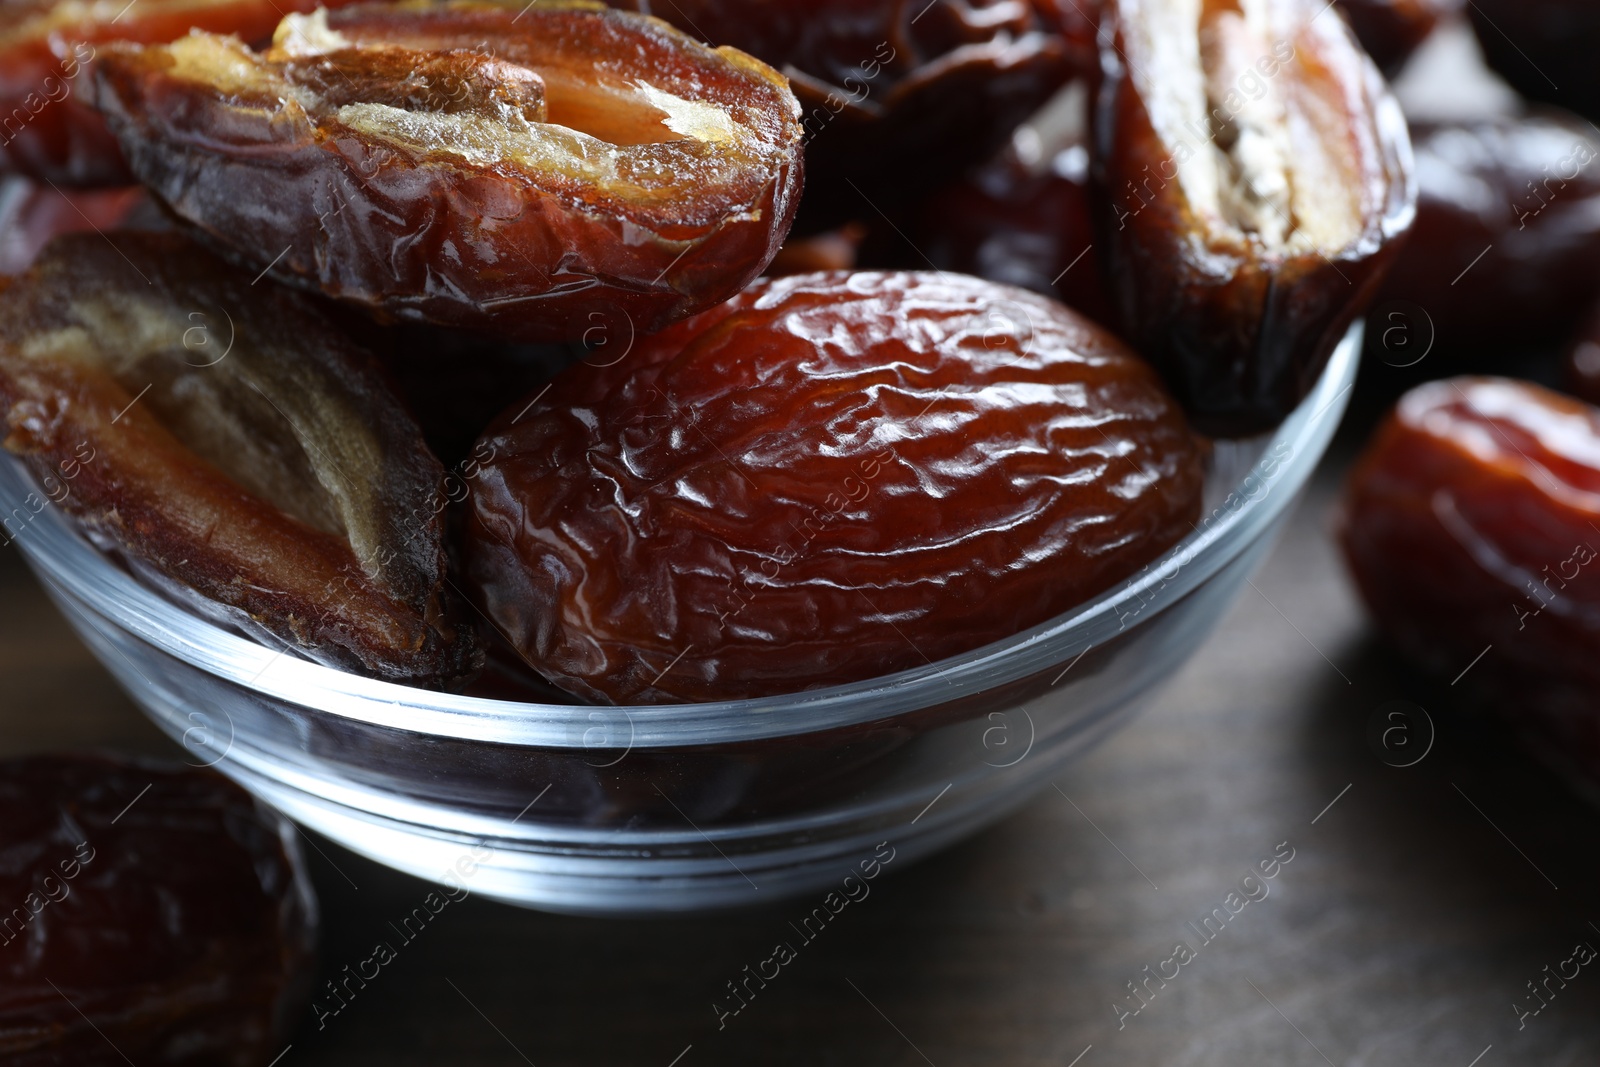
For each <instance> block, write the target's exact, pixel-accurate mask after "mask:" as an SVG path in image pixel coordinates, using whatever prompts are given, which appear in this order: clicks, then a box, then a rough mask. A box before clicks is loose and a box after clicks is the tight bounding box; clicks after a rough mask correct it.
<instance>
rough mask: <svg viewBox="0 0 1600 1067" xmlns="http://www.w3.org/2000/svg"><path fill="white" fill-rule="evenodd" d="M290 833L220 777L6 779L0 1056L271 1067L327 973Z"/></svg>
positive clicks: (123, 762)
mask: <svg viewBox="0 0 1600 1067" xmlns="http://www.w3.org/2000/svg"><path fill="white" fill-rule="evenodd" d="M292 834H293V831H292V829H291V828H290V826H289V824H288V823H287V822H286V821H285V820H284V819H283V818H282V817H281V816H279V815H277V814H276V813H274V812H272V811H271V810H269V809H267V808H265V807H263V806H262V805H260V804H258V803H256V801H254V800H253V799H252V798H251V797H250V796H249V794H247V793H245V792H244V791H243V790H242V789H240V788H239V787H238V786H236V785H234V784H233V783H231V782H229V781H228V780H227V779H225V778H223V777H222V776H221V775H218V774H216V773H214V772H211V771H202V770H197V769H194V768H186V767H182V766H175V765H168V764H160V763H153V762H148V761H143V760H133V759H129V758H127V757H122V756H109V755H107V756H100V755H51V756H35V757H30V758H27V759H16V760H8V761H6V762H5V763H3V764H0V909H4V910H3V911H0V1057H3V1058H4V1060H5V1062H6V1063H7V1064H8V1065H9V1067H46V1065H56V1064H63V1063H70V1064H74V1065H81V1067H114V1065H115V1067H126V1064H127V1063H129V1062H132V1063H138V1064H163V1065H170V1067H180V1065H183V1067H264V1065H265V1064H266V1063H267V1062H268V1061H269V1060H271V1059H272V1057H273V1056H275V1055H277V1054H278V1053H280V1052H281V1051H282V1050H283V1045H284V1043H285V1041H286V1040H287V1039H288V1037H289V1036H290V1035H291V1034H292V1032H293V1025H294V1024H295V1023H297V1022H298V1021H299V1014H300V1012H302V1011H304V1009H305V1003H306V1001H307V999H308V994H309V992H310V984H311V980H312V974H313V963H314V958H313V957H314V953H315V948H316V930H317V903H316V898H315V897H314V896H313V895H312V891H311V885H310V882H309V880H308V879H307V877H306V874H305V870H304V864H303V862H302V861H301V859H300V853H299V850H298V848H296V846H295V841H294V838H293V836H292Z"/></svg>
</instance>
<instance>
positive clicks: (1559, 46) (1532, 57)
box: [1467, 0, 1600, 119]
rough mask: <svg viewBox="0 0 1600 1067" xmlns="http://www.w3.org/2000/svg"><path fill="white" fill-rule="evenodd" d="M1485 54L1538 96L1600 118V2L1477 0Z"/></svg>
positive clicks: (1476, 23) (1522, 89)
mask: <svg viewBox="0 0 1600 1067" xmlns="http://www.w3.org/2000/svg"><path fill="white" fill-rule="evenodd" d="M1467 13H1468V14H1469V15H1471V16H1472V26H1473V29H1474V30H1475V31H1476V32H1477V37H1478V45H1479V46H1480V47H1481V48H1482V49H1483V56H1484V58H1485V59H1486V60H1488V62H1489V66H1490V67H1492V68H1493V69H1494V72H1495V73H1496V74H1499V75H1500V76H1501V77H1502V78H1504V79H1505V80H1506V81H1508V82H1510V83H1511V86H1512V88H1514V89H1516V90H1517V92H1519V93H1521V94H1522V95H1523V96H1526V97H1528V98H1530V99H1533V100H1542V101H1545V102H1547V103H1551V104H1557V105H1559V106H1561V107H1565V108H1571V109H1572V110H1573V111H1576V112H1578V113H1579V114H1580V115H1584V116H1586V117H1588V118H1591V119H1600V65H1597V64H1596V63H1595V53H1596V50H1597V49H1600V6H1597V5H1596V4H1594V3H1593V0H1473V2H1472V3H1470V4H1468V5H1467Z"/></svg>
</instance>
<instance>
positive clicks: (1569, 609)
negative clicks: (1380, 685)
mask: <svg viewBox="0 0 1600 1067" xmlns="http://www.w3.org/2000/svg"><path fill="white" fill-rule="evenodd" d="M1597 527H1600V409H1596V408H1593V407H1590V406H1589V405H1587V404H1583V403H1581V402H1579V401H1576V400H1573V399H1571V398H1569V397H1565V396H1562V395H1560V394H1558V393H1553V392H1551V391H1549V390H1547V389H1543V388H1541V387H1539V386H1536V385H1532V384H1529V383H1525V382H1516V381H1511V380H1509V379H1502V378H1451V379H1446V380H1443V381H1437V382H1429V383H1427V384H1425V385H1421V386H1419V387H1417V388H1415V389H1413V390H1411V391H1410V392H1408V393H1407V394H1406V395H1405V396H1404V397H1402V398H1401V400H1400V403H1399V405H1398V406H1397V408H1396V409H1395V411H1394V413H1393V414H1392V415H1390V416H1389V418H1388V419H1387V420H1386V421H1385V422H1384V424H1383V425H1382V427H1380V429H1379V430H1378V432H1377V433H1376V435H1375V436H1374V437H1373V440H1372V442H1371V443H1370V444H1369V445H1368V447H1367V450H1366V452H1365V454H1364V455H1363V456H1362V458H1361V460H1360V461H1359V462H1358V463H1357V465H1356V467H1355V469H1354V470H1353V471H1352V472H1351V474H1350V479H1349V483H1348V486H1347V488H1346V491H1345V498H1344V506H1343V517H1342V520H1341V524H1340V534H1339V537H1340V542H1341V544H1342V546H1343V549H1344V554H1345V558H1346V560H1347V562H1348V564H1349V568H1350V572H1351V574H1352V575H1354V577H1355V581H1356V585H1357V587H1358V588H1359V589H1360V591H1361V595H1362V597H1363V598H1364V599H1365V600H1366V603H1367V606H1368V608H1369V609H1370V610H1371V612H1372V614H1373V616H1374V617H1375V618H1376V620H1377V622H1378V624H1379V625H1380V626H1381V627H1382V628H1383V629H1384V631H1385V632H1386V633H1387V634H1388V636H1389V637H1390V638H1391V639H1392V640H1393V641H1394V643H1395V644H1396V645H1397V646H1398V647H1399V648H1400V649H1401V651H1403V652H1404V653H1405V654H1406V655H1407V656H1409V657H1410V658H1411V659H1413V660H1414V661H1416V662H1417V663H1418V664H1420V665H1422V666H1423V667H1424V668H1425V669H1427V670H1429V671H1431V672H1432V673H1433V674H1435V675H1437V676H1439V677H1442V678H1446V679H1448V678H1454V677H1456V676H1458V675H1459V674H1460V672H1462V671H1463V670H1464V669H1465V668H1466V667H1467V666H1468V665H1469V664H1471V663H1473V662H1474V658H1475V657H1478V656H1479V655H1480V654H1482V655H1483V661H1482V662H1481V663H1478V664H1477V665H1476V666H1474V667H1473V680H1474V685H1475V686H1478V685H1484V684H1488V683H1489V681H1490V679H1499V680H1501V681H1503V682H1505V683H1507V684H1511V685H1518V684H1521V683H1525V682H1529V681H1532V680H1543V681H1547V682H1554V683H1564V684H1567V685H1572V686H1577V687H1578V688H1580V689H1582V690H1584V691H1586V692H1587V694H1588V700H1589V704H1590V710H1591V712H1594V711H1600V701H1596V700H1595V697H1594V694H1595V693H1596V692H1600V563H1596V562H1595V560H1596V557H1597V555H1600V530H1597ZM1489 646H1493V647H1492V649H1490V650H1489V651H1487V652H1485V649H1486V648H1488V647H1489ZM1519 706H1520V702H1519ZM1595 723H1596V724H1600V719H1597V720H1595Z"/></svg>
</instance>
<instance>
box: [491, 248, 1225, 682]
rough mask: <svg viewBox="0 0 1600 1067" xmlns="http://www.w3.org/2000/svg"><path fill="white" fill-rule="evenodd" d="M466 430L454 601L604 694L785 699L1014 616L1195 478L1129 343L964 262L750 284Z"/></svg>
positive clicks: (1155, 513) (1144, 557)
mask: <svg viewBox="0 0 1600 1067" xmlns="http://www.w3.org/2000/svg"><path fill="white" fill-rule="evenodd" d="M519 413H521V414H520V416H519ZM484 440H485V441H487V442H490V443H492V444H493V445H494V447H495V459H494V460H493V461H491V462H490V463H488V464H486V466H485V469H484V472H483V475H482V476H481V478H480V479H479V484H478V487H477V491H476V492H475V493H474V494H473V496H472V498H471V500H470V501H469V505H470V506H469V508H468V511H467V520H466V529H465V534H466V546H465V547H466V569H467V574H468V578H469V580H470V581H471V583H472V585H473V588H474V589H475V591H476V595H477V596H478V598H479V601H480V603H481V605H482V606H483V608H484V610H485V612H486V613H487V614H488V615H490V617H492V618H493V619H494V620H495V622H496V624H497V626H498V627H499V628H500V630H501V631H502V632H503V633H505V634H506V635H507V636H508V637H509V638H510V639H511V640H512V641H513V643H515V644H516V645H517V647H518V649H519V651H520V652H521V653H522V655H523V657H524V658H525V659H526V660H527V661H528V662H529V663H530V664H531V665H532V666H533V667H534V668H535V669H537V670H539V671H540V672H541V673H542V674H543V675H544V676H545V677H547V678H548V679H550V680H551V681H552V682H555V683H556V684H557V685H559V686H561V687H562V688H564V689H567V690H568V691H570V692H573V693H575V694H577V695H579V696H582V697H585V698H588V699H592V700H599V701H604V702H612V703H628V702H673V701H686V700H717V699H733V698H740V697H752V696H762V695H768V694H773V693H782V692H792V691H795V690H798V689H802V688H806V687H809V686H816V685H828V684H835V683H842V682H848V681H855V680H859V679H863V678H869V677H873V676H876V675H881V674H886V673H889V672H892V671H895V670H900V669H904V668H907V667H913V666H917V665H920V664H923V663H926V662H929V661H931V660H936V659H938V658H940V657H943V656H947V655H951V654H954V653H956V652H961V651H965V650H967V649H971V648H975V647H977V646H979V645H983V644H985V643H987V642H990V641H993V640H997V639H999V638H1002V637H1006V636H1009V635H1011V634H1013V633H1016V632H1017V631H1019V630H1022V629H1025V628H1026V627H1028V626H1031V625H1034V624H1036V623H1039V622H1043V621H1044V620H1045V619H1048V618H1050V617H1052V616H1054V615H1056V614H1059V613H1060V612H1062V611H1065V610H1066V609H1068V608H1070V607H1072V606H1073V605H1074V604H1077V603H1080V602H1081V601H1083V600H1084V599H1087V598H1088V597H1091V596H1093V595H1094V594H1095V593H1098V592H1100V591H1102V590H1104V589H1106V588H1108V587H1109V586H1111V585H1114V584H1115V583H1116V582H1117V581H1119V580H1121V579H1122V578H1125V577H1127V576H1128V575H1129V574H1131V573H1132V572H1133V571H1135V570H1137V568H1138V567H1139V566H1140V565H1142V564H1144V563H1147V562H1149V561H1150V560H1151V559H1154V558H1155V557H1156V556H1158V555H1160V554H1161V552H1162V551H1164V550H1165V549H1166V548H1168V547H1169V546H1170V545H1172V544H1173V543H1175V542H1176V541H1178V540H1179V539H1180V538H1181V537H1182V536H1183V535H1184V534H1186V533H1188V532H1189V530H1190V529H1191V528H1192V526H1191V524H1192V523H1193V522H1194V520H1195V519H1196V518H1197V517H1198V509H1199V490H1200V485H1201V459H1200V450H1199V447H1198V445H1197V442H1196V441H1195V439H1194V437H1193V435H1192V434H1191V433H1190V432H1189V430H1188V429H1187V427H1186V425H1185V424H1184V420H1183V417H1182V414H1181V413H1180V412H1179V411H1178V410H1177V408H1176V407H1175V406H1174V405H1173V403H1172V400H1171V398H1170V397H1169V396H1168V394H1167V393H1166V391H1165V390H1164V389H1163V388H1162V387H1161V385H1160V383H1159V382H1158V381H1157V379H1156V377H1155V375H1154V373H1153V372H1152V371H1151V370H1150V368H1149V367H1148V365H1147V364H1146V363H1144V361H1142V360H1140V359H1138V357H1136V356H1135V355H1133V353H1132V352H1130V351H1129V350H1128V349H1126V348H1125V347H1123V346H1122V344H1121V343H1120V342H1118V341H1117V340H1116V339H1115V338H1114V337H1112V336H1111V335H1110V334H1109V333H1107V332H1106V331H1105V330H1103V329H1102V328H1100V327H1097V326H1095V325H1093V324H1092V323H1090V322H1089V321H1088V320H1086V319H1084V318H1082V317H1080V316H1078V315H1077V314H1075V313H1073V312H1070V311H1068V310H1067V309H1066V308H1063V307H1061V306H1060V305H1058V304H1055V303H1054V302H1052V301H1049V300H1046V299H1044V298H1041V297H1038V296H1036V295H1034V294H1032V293H1028V292H1025V291H1023V290H1019V289H1014V288H1011V287H1007V286H1000V285H995V284H993V283H989V282H983V281H980V280H978V279H975V278H967V277H963V276H960V275H934V274H899V273H878V272H858V273H855V274H844V273H839V274H813V275H799V276H795V277H789V278H781V279H776V280H773V281H768V282H763V283H758V284H757V285H756V286H754V287H752V288H751V289H749V290H747V291H746V292H745V293H743V294H741V295H740V296H739V297H736V298H735V299H734V300H731V301H729V302H727V303H725V304H723V305H722V306H720V307H718V308H716V309H714V310H712V311H710V312H707V313H705V314H704V315H701V316H698V317H696V318H695V319H692V320H690V321H689V322H687V323H683V324H681V325H679V326H677V327H673V328H672V329H670V330H667V331H665V332H663V333H661V334H657V335H655V336H653V337H648V338H640V340H639V342H638V344H637V345H636V346H635V349H634V351H633V352H632V353H631V354H630V356H629V357H628V359H626V360H624V361H622V362H621V363H619V364H615V365H613V366H611V367H605V368H596V367H591V366H588V365H585V364H578V365H576V366H574V367H572V368H570V369H569V370H568V371H566V372H564V373H563V374H562V375H561V376H560V377H559V378H557V380H556V382H555V383H554V385H553V386H552V387H551V389H550V391H549V392H548V393H546V394H544V395H543V396H542V397H541V398H539V399H538V400H537V402H535V403H533V404H532V405H531V406H530V405H528V404H526V403H524V402H518V403H517V404H514V405H512V407H511V408H509V409H507V413H506V414H505V415H504V416H502V418H501V420H500V422H499V423H498V424H496V425H495V426H492V427H491V428H490V430H489V431H488V433H487V434H486V435H485V438H484Z"/></svg>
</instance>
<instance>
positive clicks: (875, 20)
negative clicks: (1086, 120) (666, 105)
mask: <svg viewBox="0 0 1600 1067" xmlns="http://www.w3.org/2000/svg"><path fill="white" fill-rule="evenodd" d="M613 6H617V7H625V8H632V9H633V10H636V11H647V12H649V13H650V14H653V15H656V16H659V17H660V18H663V19H666V20H667V21H668V22H670V23H672V24H673V25H675V26H677V27H678V28H680V29H682V30H685V31H686V32H689V33H693V34H695V35H697V36H699V35H701V34H705V35H707V36H708V37H709V39H710V40H712V41H714V42H716V43H718V44H729V45H733V46H734V47H735V48H742V49H744V50H745V51H746V52H749V53H750V54H751V55H753V56H756V57H758V58H760V59H762V60H764V61H766V62H767V63H770V64H772V65H773V66H774V67H777V68H778V69H779V70H781V71H783V73H784V74H785V75H787V76H788V78H789V79H790V81H791V83H792V84H793V86H794V91H795V95H796V96H798V97H799V99H800V104H801V108H802V112H803V118H802V124H803V126H804V129H805V136H806V142H807V144H806V197H805V202H804V204H803V206H802V208H801V212H802V219H801V221H800V223H799V224H798V226H799V228H800V229H801V230H803V231H804V232H807V233H809V232H812V231H814V230H817V229H826V228H830V227H834V226H838V225H841V224H843V223H844V222H847V221H848V220H850V219H851V218H855V217H867V218H870V219H872V220H873V221H876V219H877V216H876V210H875V209H881V210H883V211H886V212H889V213H890V214H894V213H895V212H896V208H897V207H898V206H899V205H900V204H902V203H904V202H905V200H906V198H907V197H908V196H909V195H911V194H913V193H916V192H920V191H926V190H928V189H931V188H934V187H935V186H937V185H939V184H942V183H944V182H947V181H950V180H953V179H954V178H955V177H957V176H958V175H959V173H960V171H961V169H962V168H963V167H965V166H966V165H967V164H968V163H969V162H970V161H972V160H975V159H986V158H988V156H989V155H990V154H991V153H993V152H994V151H995V150H996V149H998V148H999V147H1000V146H1001V145H1002V144H1004V143H1005V139H1006V137H1008V136H1009V135H1010V133H1011V130H1012V129H1013V128H1014V127H1015V126H1016V125H1017V124H1018V123H1019V122H1021V121H1022V120H1023V119H1025V118H1027V117H1028V115H1029V114H1031V113H1032V112H1033V111H1034V110H1035V109H1037V108H1038V107H1039V106H1040V105H1041V104H1043V103H1044V102H1045V101H1046V100H1048V99H1049V98H1050V95H1051V94H1052V93H1053V92H1055V90H1056V89H1057V88H1058V87H1059V86H1061V85H1062V84H1064V83H1065V82H1066V81H1067V79H1068V77H1069V76H1070V74H1071V73H1072V72H1073V70H1074V67H1073V64H1072V62H1071V58H1070V55H1069V52H1070V49H1069V48H1068V44H1067V41H1066V39H1065V38H1063V36H1062V35H1060V34H1059V33H1055V32H1052V29H1053V28H1054V27H1053V26H1052V24H1051V21H1050V20H1049V19H1048V18H1046V17H1045V15H1044V13H1042V12H1041V11H1040V10H1039V9H1037V8H1036V6H1035V3H1034V2H1033V0H613ZM864 196H865V198H866V199H863V197H864Z"/></svg>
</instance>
